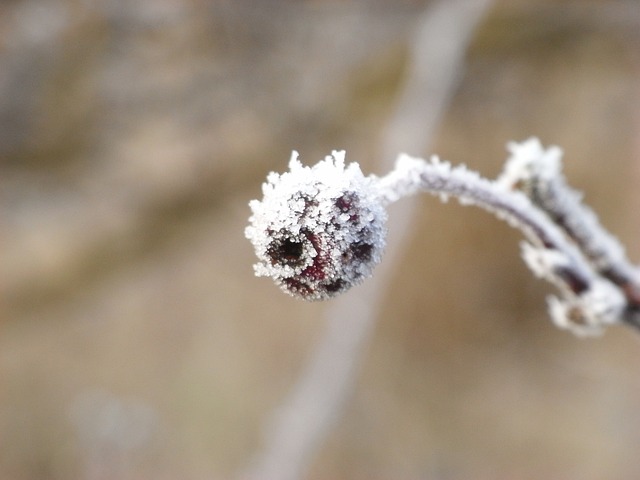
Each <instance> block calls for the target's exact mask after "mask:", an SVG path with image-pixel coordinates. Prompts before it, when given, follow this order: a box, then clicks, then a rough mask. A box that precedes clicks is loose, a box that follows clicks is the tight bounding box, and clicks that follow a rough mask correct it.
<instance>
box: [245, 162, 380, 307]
mask: <svg viewBox="0 0 640 480" xmlns="http://www.w3.org/2000/svg"><path fill="white" fill-rule="evenodd" d="M344 157H345V153H344V151H334V152H332V155H331V156H327V157H326V158H325V159H324V160H322V161H320V162H319V163H317V164H316V165H314V166H313V167H307V166H303V165H302V164H301V163H300V161H299V160H298V154H297V152H293V154H292V156H291V160H290V162H289V171H288V172H285V173H283V174H277V173H271V174H269V176H268V177H267V182H266V183H265V184H263V186H262V191H263V194H264V198H263V199H262V201H258V200H253V201H251V202H250V204H249V206H250V207H251V211H252V215H251V217H250V218H249V222H250V224H249V226H248V227H247V228H246V230H245V235H246V237H247V238H248V239H249V240H250V241H251V243H252V244H253V246H254V248H255V250H256V255H257V256H258V259H259V262H258V263H257V264H255V265H254V269H255V272H256V275H258V276H269V277H272V278H273V279H274V280H275V282H276V283H277V284H278V285H279V286H280V287H281V288H282V289H283V290H284V291H285V292H287V293H289V294H291V295H293V296H296V297H300V298H304V299H306V300H324V299H327V298H330V297H333V296H336V295H338V294H340V293H342V292H344V291H346V290H348V289H349V288H350V287H352V286H354V285H356V284H358V283H360V282H361V281H362V280H363V279H364V278H366V277H368V276H370V275H371V271H372V270H373V268H374V267H375V265H377V264H378V263H379V261H380V258H381V254H382V250H383V249H384V245H385V235H386V228H385V224H386V219H387V215H386V212H385V210H384V207H383V205H382V203H381V201H380V198H379V195H378V190H377V189H376V188H375V178H374V177H365V176H364V175H363V174H362V172H361V170H360V167H359V165H358V164H357V163H351V164H349V165H347V166H345V163H344Z"/></svg>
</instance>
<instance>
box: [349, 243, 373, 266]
mask: <svg viewBox="0 0 640 480" xmlns="http://www.w3.org/2000/svg"><path fill="white" fill-rule="evenodd" d="M372 252H373V245H371V244H370V243H362V242H358V243H356V244H354V245H353V246H352V247H351V253H352V255H353V258H354V259H356V260H358V261H360V262H368V261H369V260H371V253H372Z"/></svg>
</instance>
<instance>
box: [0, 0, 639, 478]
mask: <svg viewBox="0 0 640 480" xmlns="http://www.w3.org/2000/svg"><path fill="white" fill-rule="evenodd" d="M424 6H425V2H422V1H417V0H415V1H409V0H407V1H402V2H393V3H389V2H384V1H380V0H378V1H371V2H366V1H364V0H363V1H345V2H339V1H319V0H317V1H306V2H288V1H284V0H269V1H258V0H253V1H250V0H213V1H197V0H140V1H127V0H104V1H99V0H46V1H45V0H12V1H6V2H1V3H0V246H1V248H0V302H1V305H2V309H1V310H0V315H1V317H0V319H1V321H2V329H1V330H0V332H1V335H0V378H1V382H2V383H1V384H0V444H1V445H2V448H1V449H0V478H3V479H16V480H23V479H41V478H51V479H61V480H62V479H67V478H87V479H92V480H93V479H129V478H137V479H141V478H149V479H151V478H153V479H163V478H166V479H174V478H185V479H199V478H229V477H231V476H233V475H234V473H235V472H238V471H241V470H243V468H244V467H246V463H247V462H248V460H249V459H250V458H251V454H252V452H254V450H255V449H256V448H257V447H258V439H259V434H260V431H261V429H262V428H263V421H264V419H265V418H267V416H268V414H269V413H270V412H271V411H272V409H273V408H275V407H276V406H277V405H278V403H279V400H280V399H281V398H282V397H283V396H284V395H285V393H286V392H287V389H288V387H289V386H290V385H291V384H292V383H293V381H294V380H295V378H296V376H297V374H298V373H299V367H300V364H301V362H303V361H304V359H305V358H306V355H307V352H308V351H309V349H310V348H311V346H312V345H313V342H314V340H315V339H317V338H318V336H319V335H320V334H321V331H322V324H321V320H320V317H321V316H320V313H321V312H322V309H323V305H322V304H307V303H301V302H299V301H296V300H294V299H292V298H290V297H288V296H286V295H283V294H281V293H280V292H279V290H278V289H277V288H276V287H274V286H273V285H272V283H271V282H270V281H268V280H265V279H258V278H254V277H253V272H252V268H251V265H252V264H253V263H254V261H255V260H254V258H253V252H252V249H251V246H250V244H249V243H248V242H247V241H246V240H245V239H244V238H243V229H244V227H245V225H246V221H247V217H248V215H249V209H248V207H247V202H248V200H249V199H251V198H256V197H258V196H259V194H260V191H259V185H260V183H261V182H262V181H263V179H264V177H265V174H266V172H268V171H269V170H278V171H281V170H283V168H284V167H285V166H286V162H287V159H288V158H289V155H290V150H292V149H297V150H299V151H300V152H301V154H302V157H303V158H304V159H308V160H311V159H313V160H317V159H320V158H321V157H322V156H324V155H325V154H326V153H328V152H329V151H330V150H331V149H334V148H345V149H346V150H347V155H348V158H350V159H352V160H357V161H360V163H361V165H362V167H363V170H364V171H365V172H369V171H371V169H372V165H374V161H375V160H376V159H377V158H376V156H377V154H378V151H379V147H380V134H381V132H382V131H383V130H384V127H385V124H386V121H387V120H388V118H389V115H390V112H391V111H392V109H393V106H394V101H395V100H396V94H397V92H398V88H399V85H401V82H402V78H403V73H404V72H405V68H406V61H407V57H406V51H407V43H406V42H407V41H408V39H409V38H410V35H409V34H410V32H411V31H412V28H413V26H414V21H415V19H416V16H417V15H418V14H419V13H420V12H421V11H422V9H423V8H424ZM638 52H640V10H638V8H637V4H636V2H635V0H629V1H622V0H601V1H562V2H558V1H550V0H549V1H542V0H517V1H516V0H512V1H508V0H504V1H502V2H498V3H497V4H496V5H495V8H494V9H493V11H492V12H491V14H490V16H489V18H488V19H487V21H486V22H485V23H484V24H483V26H482V28H481V29H480V31H479V32H478V34H477V36H476V38H475V39H474V41H473V44H472V46H471V49H470V51H469V55H468V64H467V68H466V70H465V72H464V76H463V78H462V80H461V84H460V87H459V89H458V91H457V94H456V96H455V98H454V100H453V103H452V105H451V108H450V109H449V111H448V114H447V117H446V119H445V121H444V123H443V125H442V126H441V128H440V131H439V134H438V137H437V141H436V143H435V145H433V151H434V152H437V153H439V154H440V155H441V156H443V157H445V158H447V159H449V160H451V161H453V162H456V163H457V162H466V163H467V164H468V165H470V166H472V167H473V168H474V169H478V170H480V171H482V172H483V173H484V174H486V175H489V176H493V175H496V174H497V173H498V172H499V170H500V168H501V165H502V161H503V160H504V158H505V157H506V154H505V151H504V144H505V143H506V142H507V141H508V140H512V139H513V140H522V139H524V138H527V137H529V136H531V135H537V136H539V137H540V138H541V139H542V141H543V142H544V143H545V144H550V143H555V144H558V145H561V146H562V147H563V148H564V150H565V161H566V174H567V177H568V178H569V179H570V181H571V183H572V184H573V185H575V186H576V187H577V188H580V189H583V190H584V191H585V192H586V195H587V199H588V203H589V204H590V205H591V206H593V207H594V209H595V210H596V211H597V212H598V213H599V214H600V216H601V220H602V222H603V223H604V224H605V225H606V226H608V227H610V229H611V230H612V231H613V232H614V233H616V234H617V235H619V238H620V239H621V241H622V242H623V243H624V244H626V245H627V246H628V250H629V254H630V256H631V258H633V259H638V258H640V247H638V245H639V244H640V241H639V239H640V231H639V230H638V227H637V225H638V221H637V209H638V207H640V196H639V195H638V189H637V188H636V185H637V182H638V181H640V143H638V141H637V137H638V132H639V131H640V109H639V107H640V104H639V102H638V100H639V93H640V89H639V88H638V79H639V78H640V56H639V53H638ZM425 88H428V86H425ZM408 153H411V154H414V155H426V154H428V153H431V152H408ZM375 173H384V172H375ZM393 208H401V206H400V205H398V206H394V207H393ZM393 208H392V210H391V213H390V214H391V215H393ZM390 234H391V235H393V232H391V233H390ZM517 242H518V236H517V234H516V233H515V232H512V231H510V230H509V229H508V228H507V227H505V226H503V225H501V224H499V223H498V222H497V221H496V220H494V219H493V218H491V217H489V216H488V215H484V214H482V213H480V212H478V211H473V210H469V209H462V208H459V207H458V206H455V205H444V206H442V205H440V204H438V203H437V202H434V201H433V200H432V199H430V198H425V199H424V200H423V206H422V209H421V213H420V218H419V220H418V221H417V225H416V232H415V235H414V237H413V240H412V242H411V245H410V248H409V249H408V250H407V252H406V255H405V259H404V261H403V263H402V264H399V265H398V266H397V270H396V275H395V278H394V281H393V286H392V288H391V290H390V291H389V292H388V297H387V299H386V300H385V302H384V307H383V308H382V309H381V311H380V312H379V313H380V322H379V328H378V331H377V332H376V335H375V337H374V338H373V340H372V345H371V347H370V350H369V352H368V354H367V358H366V362H365V364H364V366H363V371H362V372H361V374H360V376H359V382H358V384H357V385H355V386H354V394H353V396H352V399H351V401H350V403H349V405H348V408H347V411H346V412H345V415H344V417H343V419H342V421H341V423H340V425H339V426H338V427H337V428H336V429H335V431H334V432H333V434H332V435H331V437H330V439H329V442H328V444H327V445H326V446H325V448H324V449H323V450H322V452H321V453H320V456H319V458H317V460H316V461H315V462H314V465H313V467H312V477H313V478H317V479H326V478H332V479H338V478H349V479H358V478H363V479H364V478H366V479H375V478H381V479H382V478H396V479H403V478H407V479H408V478H438V477H439V476H440V477H447V476H450V477H451V478H458V479H466V478H469V479H474V480H477V479H483V478H491V479H496V478H498V479H499V478H505V479H506V478H516V477H517V478H583V479H587V480H588V479H599V478H607V479H633V478H635V476H636V475H637V471H638V470H640V460H639V459H638V457H637V454H636V450H637V445H639V444H640V420H639V419H640V417H639V416H638V415H637V407H636V405H638V404H640V380H638V376H637V373H636V372H637V368H636V365H637V364H638V362H640V341H639V340H638V338H636V337H634V336H633V335H632V334H631V332H628V331H626V330H622V329H620V331H615V330H612V331H610V332H609V333H608V334H607V335H606V336H605V337H604V338H602V339H600V340H595V341H592V340H590V341H579V340H577V339H575V338H574V337H572V336H569V335H567V334H564V333H561V332H559V331H557V330H555V329H554V328H553V327H552V326H551V324H550V322H549V320H548V318H547V314H546V308H545V304H544V297H545V295H546V293H547V292H548V290H547V289H546V287H545V286H544V285H542V284H541V283H539V282H537V281H536V280H535V279H533V278H531V277H530V275H529V274H528V273H527V271H526V269H525V267H524V266H522V264H521V261H520V258H519V252H518V246H517ZM347 295H348V294H347Z"/></svg>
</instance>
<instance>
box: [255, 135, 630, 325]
mask: <svg viewBox="0 0 640 480" xmlns="http://www.w3.org/2000/svg"><path fill="white" fill-rule="evenodd" d="M532 145H539V142H538V141H537V140H535V139H534V140H528V141H527V142H524V143H522V144H511V146H510V148H511V151H512V152H516V154H514V156H512V158H511V160H510V161H509V162H508V164H507V170H506V173H505V174H503V176H502V177H501V178H500V179H499V180H498V181H490V180H487V179H485V178H482V177H481V176H480V175H478V174H477V173H476V172H473V171H470V170H468V169H467V168H466V167H464V166H458V167H452V166H451V164H450V163H448V162H442V161H440V160H439V159H437V158H436V157H434V158H432V159H431V161H429V162H427V161H424V160H421V159H416V158H411V157H409V156H407V155H401V156H400V157H399V158H398V161H397V162H396V168H395V170H394V171H392V172H391V173H390V174H388V175H387V176H385V177H382V178H378V177H375V176H368V177H365V176H364V175H363V174H362V172H361V171H360V168H359V166H358V165H357V164H355V163H352V164H350V165H348V166H346V165H345V162H344V152H335V151H334V152H333V154H332V155H331V156H329V157H327V158H325V160H323V161H322V162H319V163H318V164H316V165H315V166H313V167H304V166H302V164H300V162H299V161H298V160H297V154H295V153H294V156H293V157H292V159H291V162H290V165H289V166H290V171H289V172H286V173H284V174H282V175H278V174H271V175H270V176H269V178H268V183H267V184H265V186H264V188H263V190H264V199H263V201H261V202H258V201H253V202H252V203H251V208H252V211H253V215H252V217H251V219H250V220H251V225H250V226H249V227H247V232H246V234H247V237H248V238H249V239H250V240H251V241H252V242H253V244H254V246H255V248H256V253H257V255H258V258H259V260H260V261H259V263H258V264H256V274H257V275H262V276H271V277H272V278H273V279H274V280H275V281H276V283H278V285H280V287H281V288H282V289H283V290H285V291H286V292H287V293H290V294H291V295H294V296H297V297H300V298H304V299H307V300H320V299H326V298H330V297H333V296H336V295H337V294H339V293H341V292H344V291H346V290H348V289H349V288H351V287H352V286H353V285H356V284H358V283H360V282H361V281H362V280H363V279H364V278H365V277H367V276H369V275H370V273H371V272H372V271H373V268H374V267H375V265H376V264H377V263H378V262H379V261H380V259H381V253H382V251H383V249H384V244H385V221H386V213H385V211H384V206H386V205H387V204H389V203H391V202H394V201H396V200H398V199H400V198H402V197H405V196H407V195H411V194H414V193H416V192H419V191H426V192H429V193H432V194H435V195H438V196H440V198H442V199H443V200H446V199H447V198H448V197H449V196H453V197H456V198H457V199H458V200H459V201H460V202H461V203H463V204H465V205H476V206H479V207H481V208H483V209H485V210H488V211H489V212H491V213H493V214H495V215H496V216H497V217H498V218H501V219H503V220H506V221H507V222H509V224H511V225H512V226H514V227H517V228H519V229H520V230H521V231H522V232H523V233H524V234H525V237H526V238H527V240H528V242H526V243H524V245H523V257H524V259H525V261H526V263H527V264H528V266H529V267H530V268H531V269H532V271H533V272H534V273H535V274H536V275H538V276H540V277H542V278H545V279H546V280H549V281H550V282H552V283H553V284H554V285H555V286H556V287H558V289H559V291H560V298H555V297H554V298H551V299H550V301H549V306H550V312H551V315H552V318H553V320H554V321H555V323H556V324H557V325H558V326H560V327H562V328H567V329H570V330H571V331H573V332H574V333H576V334H579V335H589V334H597V333H600V332H602V330H603V329H604V327H606V326H607V325H610V324H614V323H618V322H627V323H629V324H632V325H634V326H637V323H636V322H635V321H633V319H635V318H636V317H635V315H632V314H634V313H635V312H637V307H638V305H637V303H636V298H635V297H634V296H633V295H631V294H629V292H636V291H637V288H638V282H637V275H636V270H635V269H634V267H632V266H631V265H630V263H629V262H628V261H626V259H625V257H624V254H623V250H622V248H621V247H620V246H619V244H618V243H617V241H616V240H615V239H613V237H612V236H611V235H610V234H608V233H607V232H606V231H605V230H604V229H603V228H602V227H601V226H600V224H599V222H598V221H597V220H596V218H595V215H594V214H593V213H592V212H591V210H589V209H588V208H587V207H584V206H583V205H582V204H581V203H580V202H579V200H578V197H577V195H576V194H575V193H574V192H573V191H572V190H569V188H568V187H566V185H565V184H564V181H563V180H562V179H561V178H560V179H558V178H557V176H558V175H559V171H560V170H559V155H558V154H557V153H556V152H557V149H556V148H554V147H552V148H551V149H549V150H544V149H543V148H542V147H541V146H540V148H538V149H537V150H535V151H534V150H533V149H532V148H531V146H532ZM522 151H527V152H528V154H529V157H535V158H537V159H538V160H539V164H540V165H544V159H548V158H552V156H553V158H556V161H555V164H554V168H544V167H541V168H538V169H537V170H535V172H536V173H535V174H530V176H529V177H527V178H533V179H538V178H543V179H545V181H544V182H543V181H542V180H540V181H538V180H531V181H529V182H528V185H534V184H535V185H536V186H540V185H542V184H544V185H548V186H550V185H553V186H554V187H553V188H551V187H549V188H546V190H545V192H551V191H553V192H554V195H555V196H554V197H552V196H551V195H546V196H545V195H540V194H536V195H533V194H531V193H530V192H528V193H529V195H527V194H525V193H524V192H522V191H520V190H519V188H514V187H516V186H517V187H519V186H520V185H521V184H523V183H524V182H525V180H526V178H525V176H524V175H523V174H522V173H520V172H522V171H529V172H531V171H534V169H533V167H532V166H533V165H536V161H537V160H536V159H534V160H532V161H529V162H528V163H526V165H525V166H528V170H527V168H524V167H523V166H522V165H518V162H517V157H518V155H517V153H519V152H522ZM523 156H524V155H520V157H523ZM517 167H520V168H517ZM514 179H516V180H514ZM523 179H524V180H523ZM563 196H566V197H567V198H566V199H565V198H564V197H563ZM543 197H544V198H545V199H546V200H545V201H542V200H538V199H539V198H543ZM569 215H573V216H575V217H578V218H571V219H569V218H568V216H569ZM590 233H591V234H592V235H599V237H598V238H596V239H593V238H591V237H589V234H590ZM613 267H615V268H616V271H617V272H621V273H618V274H617V275H616V276H612V275H611V271H612V269H613ZM622 275H625V276H624V282H620V281H618V280H619V278H620V277H621V276H622ZM634 275H636V276H634Z"/></svg>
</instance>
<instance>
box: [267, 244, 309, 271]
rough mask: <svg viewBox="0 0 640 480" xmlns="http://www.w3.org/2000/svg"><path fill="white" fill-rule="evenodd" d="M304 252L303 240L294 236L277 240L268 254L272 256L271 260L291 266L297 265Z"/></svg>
mask: <svg viewBox="0 0 640 480" xmlns="http://www.w3.org/2000/svg"><path fill="white" fill-rule="evenodd" d="M302 252H303V245H302V242H300V241H298V240H294V239H292V238H285V239H283V240H276V241H275V242H273V244H272V245H271V246H270V247H269V248H268V249H267V254H268V255H269V257H270V258H271V261H272V262H273V263H279V264H282V265H290V266H292V265H296V264H297V263H298V262H299V261H300V259H301V257H302Z"/></svg>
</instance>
